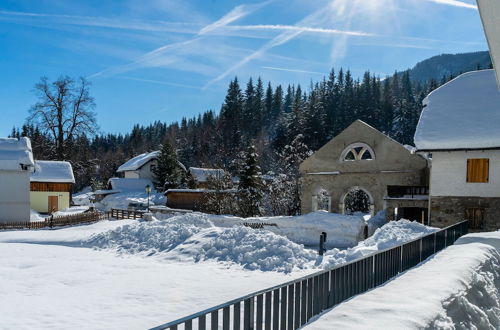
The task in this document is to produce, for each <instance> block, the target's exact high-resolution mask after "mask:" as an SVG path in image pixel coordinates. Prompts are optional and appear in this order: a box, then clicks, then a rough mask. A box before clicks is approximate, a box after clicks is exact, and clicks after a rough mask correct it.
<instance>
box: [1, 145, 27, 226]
mask: <svg viewBox="0 0 500 330" xmlns="http://www.w3.org/2000/svg"><path fill="white" fill-rule="evenodd" d="M34 164H35V163H34V161H33V154H32V151H31V142H30V140H29V139H28V138H24V137H23V138H20V139H8V138H0V210H1V212H0V223H1V222H26V221H29V220H30V173H31V172H32V171H33V166H34Z"/></svg>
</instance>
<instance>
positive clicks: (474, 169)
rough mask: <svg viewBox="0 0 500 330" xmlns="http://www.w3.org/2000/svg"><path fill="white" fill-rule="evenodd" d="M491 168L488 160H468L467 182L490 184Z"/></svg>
mask: <svg viewBox="0 0 500 330" xmlns="http://www.w3.org/2000/svg"><path fill="white" fill-rule="evenodd" d="M489 167H490V160H489V159H488V158H476V159H467V182H483V183H484V182H488V179H489Z"/></svg>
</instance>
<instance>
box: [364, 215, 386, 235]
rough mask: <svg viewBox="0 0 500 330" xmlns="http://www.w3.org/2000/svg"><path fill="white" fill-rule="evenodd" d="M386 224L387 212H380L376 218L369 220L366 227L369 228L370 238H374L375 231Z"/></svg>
mask: <svg viewBox="0 0 500 330" xmlns="http://www.w3.org/2000/svg"><path fill="white" fill-rule="evenodd" d="M385 223H386V214H385V210H382V211H379V212H378V213H377V214H375V216H373V217H371V218H368V219H367V220H366V225H367V226H368V236H372V235H373V234H374V233H375V230H377V229H378V228H380V227H382V226H383V225H385Z"/></svg>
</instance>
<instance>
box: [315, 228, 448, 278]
mask: <svg viewBox="0 0 500 330" xmlns="http://www.w3.org/2000/svg"><path fill="white" fill-rule="evenodd" d="M437 230H438V229H437V228H432V227H427V226H424V225H422V224H420V223H418V222H416V221H409V220H404V219H402V220H399V221H391V222H388V223H387V224H385V225H383V226H382V227H380V228H378V229H377V230H375V233H374V234H373V235H372V236H370V237H369V238H367V239H366V240H364V241H362V242H360V243H359V244H358V245H356V246H355V247H353V248H349V249H346V250H339V249H332V250H329V251H327V252H326V254H325V258H324V260H323V261H322V263H323V267H325V268H327V267H332V266H336V265H339V264H343V263H346V262H349V261H352V260H355V259H359V258H361V257H363V256H366V255H368V254H372V253H375V252H377V251H381V250H385V249H388V248H391V247H394V246H397V245H401V244H404V243H406V242H409V241H411V240H414V239H417V238H419V237H422V236H425V235H427V234H430V233H433V232H435V231H437Z"/></svg>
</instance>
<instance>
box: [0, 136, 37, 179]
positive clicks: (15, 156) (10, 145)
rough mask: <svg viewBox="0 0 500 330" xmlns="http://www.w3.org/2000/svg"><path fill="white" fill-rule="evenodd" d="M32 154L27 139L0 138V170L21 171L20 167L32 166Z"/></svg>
mask: <svg viewBox="0 0 500 330" xmlns="http://www.w3.org/2000/svg"><path fill="white" fill-rule="evenodd" d="M34 164H35V162H34V161H33V153H32V151H31V142H30V140H29V139H28V138H26V137H22V138H19V139H11V138H0V170H19V171H20V170H22V166H21V165H24V166H33V165H34Z"/></svg>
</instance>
